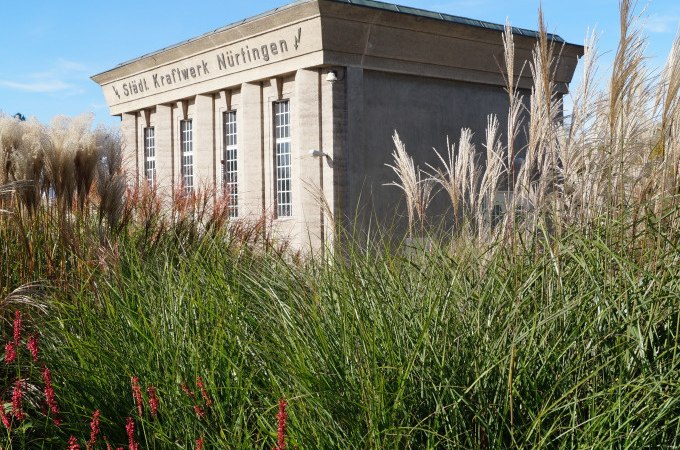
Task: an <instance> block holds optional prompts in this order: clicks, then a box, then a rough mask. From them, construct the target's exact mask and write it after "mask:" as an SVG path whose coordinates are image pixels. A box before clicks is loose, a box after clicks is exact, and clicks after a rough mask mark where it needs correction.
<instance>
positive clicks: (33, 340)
mask: <svg viewBox="0 0 680 450" xmlns="http://www.w3.org/2000/svg"><path fill="white" fill-rule="evenodd" d="M26 346H27V347H28V351H29V352H31V357H32V358H33V361H34V362H38V352H39V349H38V336H37V335H35V334H34V335H33V336H31V337H29V338H28V343H27V344H26Z"/></svg>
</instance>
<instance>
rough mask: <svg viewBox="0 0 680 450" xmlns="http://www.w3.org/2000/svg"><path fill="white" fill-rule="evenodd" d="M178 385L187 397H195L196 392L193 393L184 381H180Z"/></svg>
mask: <svg viewBox="0 0 680 450" xmlns="http://www.w3.org/2000/svg"><path fill="white" fill-rule="evenodd" d="M180 386H181V387H182V390H183V391H184V393H185V394H187V395H188V396H189V398H191V399H192V400H194V399H195V398H196V394H194V391H192V390H191V389H189V386H187V385H186V383H182V384H181V385H180Z"/></svg>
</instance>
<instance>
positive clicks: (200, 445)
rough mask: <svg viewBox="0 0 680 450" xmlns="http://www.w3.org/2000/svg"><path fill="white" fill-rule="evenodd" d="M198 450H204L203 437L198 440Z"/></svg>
mask: <svg viewBox="0 0 680 450" xmlns="http://www.w3.org/2000/svg"><path fill="white" fill-rule="evenodd" d="M196 450H203V436H201V437H200V438H198V439H196Z"/></svg>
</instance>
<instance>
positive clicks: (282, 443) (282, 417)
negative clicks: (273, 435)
mask: <svg viewBox="0 0 680 450" xmlns="http://www.w3.org/2000/svg"><path fill="white" fill-rule="evenodd" d="M287 405H288V404H287V403H286V401H285V400H284V399H283V398H282V399H281V400H279V413H278V414H277V415H276V419H277V420H278V422H279V426H278V430H277V434H278V445H277V446H276V447H275V450H286V421H287V420H288V414H286V406H287Z"/></svg>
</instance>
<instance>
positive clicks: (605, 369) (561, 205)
mask: <svg viewBox="0 0 680 450" xmlns="http://www.w3.org/2000/svg"><path fill="white" fill-rule="evenodd" d="M631 6H632V3H631V2H629V1H625V0H624V1H622V2H621V18H622V21H621V23H622V25H621V27H622V40H621V43H620V45H619V48H618V51H617V55H616V61H615V64H614V70H613V72H612V75H611V77H610V78H609V81H608V82H607V83H605V84H606V86H605V87H604V88H603V89H600V88H598V83H597V81H596V78H595V74H596V70H595V69H596V67H597V53H596V47H595V43H596V42H595V38H594V35H592V36H590V37H589V38H588V40H587V46H586V55H585V57H584V64H583V67H584V77H583V80H584V81H583V84H582V85H581V86H580V87H578V88H577V89H576V90H575V93H574V101H573V104H574V106H573V110H572V113H571V115H570V116H568V117H566V118H564V117H562V104H561V102H562V99H561V98H560V97H559V96H558V95H557V94H555V85H554V82H553V81H552V80H553V77H552V71H553V70H554V67H555V66H556V64H555V61H556V59H557V58H559V51H560V49H559V47H557V46H556V45H555V44H554V43H553V42H551V41H549V40H548V38H547V33H546V28H545V25H544V24H543V23H542V19H541V20H540V23H539V29H540V32H541V37H540V39H539V40H538V42H537V45H536V49H535V52H534V55H533V57H532V58H531V59H530V60H529V61H528V62H527V63H526V65H525V66H524V67H515V63H516V61H515V56H514V44H513V37H512V33H511V32H510V29H509V27H508V29H507V30H506V33H505V34H504V36H503V43H504V46H505V50H506V76H507V82H508V87H507V93H508V96H509V97H508V98H509V102H508V104H509V112H508V117H509V120H508V126H507V129H504V128H502V127H501V126H500V125H499V123H500V121H499V120H498V119H497V118H495V117H493V116H490V117H489V118H488V122H487V124H488V125H487V129H486V131H485V133H483V134H482V135H483V136H484V139H483V141H482V143H481V144H477V145H475V143H474V139H473V131H474V132H477V133H479V131H478V130H464V131H463V132H462V133H461V138H460V140H459V141H458V142H456V143H454V144H452V145H449V146H448V147H449V148H447V150H446V152H442V153H439V154H437V155H435V160H436V161H437V162H436V163H434V164H431V165H429V166H426V167H424V168H422V169H421V168H419V167H417V166H415V164H414V162H413V159H412V158H411V157H410V156H409V155H408V153H407V149H406V148H405V146H404V145H403V143H401V141H400V140H399V138H398V136H395V160H394V161H393V164H392V165H391V166H392V168H393V170H394V172H395V176H396V177H397V179H398V181H397V184H398V186H399V187H400V188H401V189H403V190H404V193H405V197H406V200H407V203H408V209H407V211H408V218H409V221H410V228H409V232H410V234H411V236H413V237H426V238H427V242H428V245H427V246H420V245H415V246H414V247H413V248H409V249H406V250H405V249H403V248H395V246H393V245H392V243H393V241H392V240H390V239H389V237H388V238H387V239H386V242H381V241H374V242H370V243H369V244H368V245H367V246H366V245H365V246H360V245H355V244H353V243H352V242H351V241H347V242H346V244H347V247H345V248H343V251H341V252H340V251H338V252H326V253H325V254H324V258H318V259H302V258H291V257H290V255H289V254H288V253H286V251H283V249H285V248H286V245H285V243H283V242H275V241H273V239H272V238H271V236H270V235H269V234H268V231H267V230H269V229H270V228H271V227H270V224H268V223H266V221H264V220H263V221H261V222H258V223H256V224H252V225H249V224H245V223H239V222H230V221H229V215H228V211H229V208H228V206H229V205H228V202H227V201H226V200H225V198H224V197H221V196H219V195H216V193H215V192H213V191H212V190H211V189H208V188H206V189H202V190H199V192H197V193H195V194H193V195H186V194H185V193H180V192H177V193H175V194H174V195H173V198H174V202H173V203H172V204H169V205H168V204H166V202H165V200H166V199H164V198H163V197H162V196H160V195H158V193H157V192H156V189H155V187H154V186H148V185H133V186H126V184H125V182H124V176H125V175H124V172H123V171H122V170H121V159H120V155H121V154H122V153H121V142H120V140H119V137H118V135H117V133H115V132H107V131H105V130H100V129H95V130H92V128H91V126H90V125H89V122H88V121H87V120H86V119H83V118H79V119H73V120H66V119H58V120H57V121H55V122H54V123H53V124H52V125H50V126H45V125H42V124H39V123H37V122H35V121H28V122H19V121H17V120H14V119H10V118H7V117H5V116H0V145H1V147H0V158H3V159H2V161H0V162H2V164H1V165H0V169H2V170H0V176H1V177H2V178H0V240H1V241H0V242H2V244H1V246H0V252H2V254H1V255H0V256H1V259H0V262H1V263H2V266H1V267H0V300H2V301H0V319H2V323H3V326H2V335H1V338H2V340H3V341H2V344H3V345H4V349H5V352H4V356H3V361H2V362H1V363H0V364H2V368H3V369H2V375H1V376H2V383H3V384H2V389H0V407H1V408H0V430H1V432H0V446H1V447H2V448H22V449H23V448H90V449H95V448H101V449H103V448H120V447H123V448H129V449H138V448H153V449H173V448H190V449H203V448H205V449H210V448H220V449H222V448H258V449H265V448H266V449H271V448H276V449H283V448H323V449H325V448H365V449H402V448H427V449H430V448H432V449H434V448H473V449H497V448H500V449H503V448H508V449H510V448H513V449H515V448H521V449H534V448H556V449H567V448H568V449H571V448H676V447H679V446H680V437H679V436H680V344H679V342H680V341H679V339H678V337H679V334H680V309H679V308H678V301H677V299H678V298H680V283H679V282H678V279H679V276H680V273H679V272H678V267H679V266H678V259H679V258H680V230H679V229H678V227H677V223H678V221H677V218H678V217H677V216H678V209H679V205H678V204H677V195H678V187H679V186H680V185H679V184H678V182H679V180H678V177H679V176H680V175H679V174H678V170H679V169H678V167H679V166H678V162H679V161H680V155H679V152H680V146H679V145H678V136H679V133H680V120H679V119H680V111H679V108H680V104H679V100H678V92H679V90H680V65H679V63H678V61H679V58H678V56H679V55H680V53H679V52H680V39H678V40H676V43H675V45H674V47H673V52H672V54H671V56H670V57H669V61H668V63H667V64H666V66H665V68H664V69H663V71H662V72H661V73H660V74H655V73H652V72H650V71H649V70H648V69H646V68H645V61H644V57H643V53H642V50H643V48H644V38H643V37H641V36H642V35H641V34H640V32H639V30H638V28H637V27H638V25H636V22H635V20H634V12H633V9H632V7H631ZM524 71H530V72H531V74H532V79H533V82H534V85H533V88H532V89H531V91H524V90H521V89H519V88H518V87H517V86H518V84H517V83H518V77H519V76H520V74H522V73H523V72H524ZM657 75H658V76H657ZM526 96H528V97H526ZM525 132H526V133H527V137H528V139H527V140H526V145H520V144H519V142H520V139H519V136H520V135H521V134H522V133H525ZM476 147H479V148H476ZM481 153H484V155H483V156H485V158H484V160H485V161H486V162H485V164H484V165H481V164H479V158H478V156H479V154H481ZM520 160H523V161H524V163H523V164H522V165H519V164H517V162H518V161H520ZM435 189H440V190H441V192H442V193H441V194H435ZM499 190H501V191H506V190H507V193H506V194H505V198H506V212H505V215H504V216H503V217H500V218H499V220H492V219H493V218H492V217H491V215H490V214H489V212H488V210H489V205H490V203H491V201H492V198H493V197H494V196H495V195H496V193H497V192H498V191H499ZM434 195H446V196H448V198H449V199H450V202H451V213H452V214H453V215H454V221H453V222H455V226H454V227H453V228H452V230H447V231H450V233H448V235H446V236H443V237H442V235H443V233H437V232H432V230H431V225H430V223H429V221H428V216H427V213H428V206H429V204H430V200H431V199H432V197H433V196H434ZM435 231H439V230H435ZM435 236H436V237H435ZM410 242H418V241H417V240H411V241H410ZM29 281H37V282H35V283H29Z"/></svg>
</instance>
